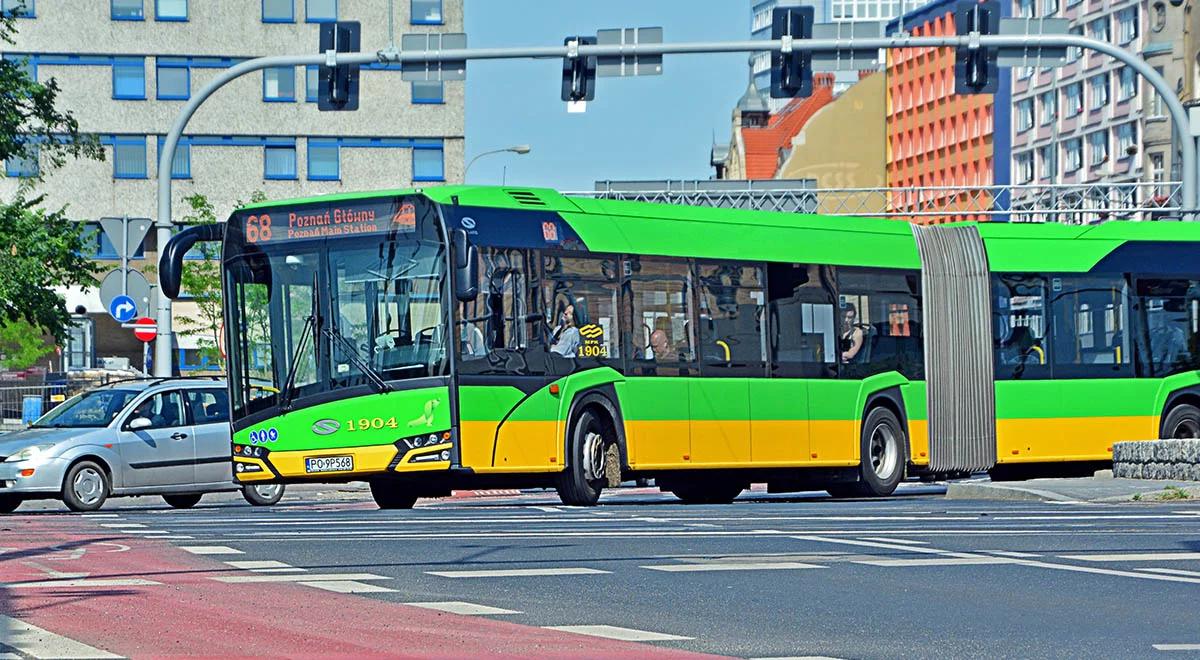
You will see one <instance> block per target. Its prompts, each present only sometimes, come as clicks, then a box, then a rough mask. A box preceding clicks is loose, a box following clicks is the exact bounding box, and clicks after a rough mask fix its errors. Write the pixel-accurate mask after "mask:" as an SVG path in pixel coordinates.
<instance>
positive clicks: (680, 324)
mask: <svg viewBox="0 0 1200 660" xmlns="http://www.w3.org/2000/svg"><path fill="white" fill-rule="evenodd" d="M199 240H209V241H211V240H220V241H222V243H223V254H222V273H223V281H224V305H225V332H226V346H227V347H228V348H227V350H228V372H229V396H230V400H231V407H232V424H233V431H234V436H233V437H234V440H233V447H232V460H233V462H234V466H235V467H234V469H235V475H236V478H237V479H238V480H239V481H241V482H243V483H259V482H278V483H297V482H306V481H350V480H365V481H368V482H369V483H370V484H371V490H372V493H373V495H374V497H375V500H376V501H377V502H378V504H379V505H380V506H382V507H385V508H406V507H410V506H412V504H413V503H414V502H415V500H416V499H417V498H418V497H432V496H439V495H446V494H448V493H449V491H450V489H452V488H464V487H478V486H486V485H493V484H496V485H498V484H504V485H510V486H546V485H553V486H555V487H556V488H557V490H558V493H559V495H560V496H561V498H562V500H563V502H565V503H567V504H577V505H588V504H594V503H595V502H596V501H597V499H598V497H599V495H600V492H601V490H602V489H603V488H604V487H606V486H609V485H616V484H617V483H619V482H620V481H621V480H624V479H628V478H632V477H652V478H655V479H656V480H657V483H658V485H659V486H661V487H662V488H664V489H666V490H670V491H671V492H673V493H675V494H676V495H677V496H678V497H680V498H681V499H683V500H685V501H688V502H727V501H730V500H732V499H733V498H734V497H736V496H737V494H738V493H740V492H741V491H742V490H743V489H744V488H746V487H747V486H748V485H749V484H750V483H751V482H760V483H761V482H766V483H767V484H768V486H769V488H770V490H772V491H776V492H781V491H798V490H815V489H823V490H827V491H829V492H830V493H831V494H833V495H834V496H853V495H861V496H882V495H888V494H890V493H891V492H892V491H893V490H894V489H895V488H896V486H897V484H898V483H899V482H900V481H901V480H902V479H903V478H904V477H905V476H906V475H922V476H930V477H932V476H936V475H954V474H964V473H968V472H973V471H983V470H989V471H991V472H992V473H993V475H994V476H996V477H1003V476H1012V475H1032V474H1068V473H1077V472H1083V471H1085V470H1090V469H1094V468H1095V467H1097V466H1100V465H1103V464H1105V463H1106V462H1108V461H1111V447H1112V443H1113V442H1115V441H1119V440H1146V439H1152V438H1155V437H1159V436H1160V435H1165V436H1185V435H1186V436H1196V435H1200V372H1198V371H1197V367H1198V363H1200V339H1198V337H1200V266H1196V265H1195V264H1197V263H1200V260H1198V259H1197V257H1198V256H1200V227H1196V226H1193V225H1191V224H1187V223H1122V222H1109V223H1105V224H1102V225H1097V226H1091V227H1079V226H1063V225H1037V226H1034V225H1016V224H1012V225H1009V224H1005V223H993V224H972V223H962V224H953V225H946V226H938V227H919V226H912V225H908V224H906V223H901V222H896V221H890V220H882V219H871V218H833V217H821V216H817V215H805V214H795V213H773V212H757V211H741V210H729V209H716V208H700V207H687V206H674V205H665V204H646V203H637V202H623V201H607V200H599V199H587V198H568V197H564V196H562V195H560V194H558V193H556V192H554V191H551V190H544V189H525V188H522V189H513V188H486V187H466V186H445V187H436V188H426V189H419V190H398V191H384V192H375V193H362V194H343V195H332V196H326V197H317V198H308V199H297V200H288V201H279V202H268V203H263V204H256V205H252V206H247V207H244V208H241V209H238V210H237V211H235V212H234V213H233V215H232V216H231V217H230V219H229V221H228V222H227V223H224V224H223V225H210V226H204V227H195V228H191V229H188V230H185V231H183V232H181V233H179V234H178V235H176V236H175V237H174V238H173V239H172V241H171V242H170V243H169V244H168V245H167V247H166V249H165V250H164V254H163V257H162V261H161V274H162V280H163V288H164V291H165V292H166V293H167V294H168V295H172V296H174V295H175V294H177V293H178V289H179V277H180V272H181V268H182V267H183V254H184V253H186V252H187V250H188V249H190V248H191V247H192V245H193V244H194V243H195V242H196V241H199Z"/></svg>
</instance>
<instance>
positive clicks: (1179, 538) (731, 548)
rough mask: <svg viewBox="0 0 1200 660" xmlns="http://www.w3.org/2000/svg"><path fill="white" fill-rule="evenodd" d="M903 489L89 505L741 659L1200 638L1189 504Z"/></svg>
mask: <svg viewBox="0 0 1200 660" xmlns="http://www.w3.org/2000/svg"><path fill="white" fill-rule="evenodd" d="M901 493H903V494H902V495H901V496H898V497H894V498H891V499H887V500H858V501H834V500H831V499H829V498H827V497H824V496H818V495H816V494H811V495H801V496H786V497H785V496H772V495H767V494H765V493H747V494H745V495H743V497H741V498H739V500H738V501H736V502H735V503H734V504H732V505H727V506H685V505H681V504H679V503H677V502H676V501H675V500H674V499H673V498H671V497H670V496H668V495H661V494H656V493H651V492H649V491H647V490H646V489H640V490H631V491H630V490H627V491H622V492H618V493H615V494H613V495H608V496H606V497H605V499H604V500H603V502H602V505H601V506H599V507H594V508H573V507H564V506H561V505H559V504H558V500H557V498H556V497H555V496H554V495H553V493H534V494H524V495H520V496H514V497H498V498H497V497H493V498H475V499H455V500H442V501H432V502H423V503H422V504H420V505H419V506H418V507H417V508H416V509H414V510H412V511H378V510H375V509H374V507H373V506H372V505H370V504H369V503H367V502H362V501H355V500H354V498H352V497H351V499H349V500H343V501H329V500H324V499H321V500H318V499H312V498H308V497H305V498H304V499H297V498H296V496H292V497H290V498H289V499H287V500H285V502H284V504H283V505H281V506H278V507H274V508H271V509H258V508H252V507H249V506H244V505H242V506H239V505H236V504H235V503H234V502H233V500H231V499H228V498H226V499H224V500H223V501H220V502H215V503H214V504H209V505H205V504H202V505H201V506H199V507H197V508H196V509H193V510H189V511H174V510H170V509H167V508H165V507H162V506H160V505H158V504H157V503H154V502H152V501H150V500H132V501H129V502H126V503H121V502H114V503H113V504H114V505H115V506H111V507H107V508H106V510H105V512H104V514H103V515H102V516H99V517H96V516H92V517H89V518H87V519H84V521H83V523H80V524H88V525H94V526H101V525H102V526H104V527H103V528H102V529H103V530H104V531H105V532H108V533H111V534H117V535H123V536H125V537H128V538H132V539H135V541H140V542H144V543H169V544H172V545H174V546H175V547H177V548H180V549H182V550H183V551H184V552H186V553H190V554H193V555H196V556H197V557H202V558H203V559H204V560H205V561H211V562H214V564H215V562H217V561H219V562H230V563H226V564H223V570H224V571H225V572H218V573H215V574H213V576H211V577H210V576H207V575H206V576H205V578H204V579H206V580H210V581H211V580H218V581H223V582H222V583H233V584H244V585H253V586H254V587H255V588H256V589H257V591H256V593H257V597H258V598H260V599H261V601H262V603H263V607H265V608H268V609H275V610H278V609H286V607H287V605H286V603H282V602H277V601H275V600H273V596H272V594H273V589H276V588H282V587H281V586H280V585H285V586H286V587H288V588H289V589H295V588H299V589H301V590H303V593H304V594H306V597H307V598H311V599H313V601H314V602H320V600H321V599H323V598H333V597H334V596H335V594H336V595H337V597H338V598H346V597H347V594H349V597H350V598H353V599H356V600H351V601H339V603H340V605H339V607H344V606H345V604H344V603H345V602H350V603H366V602H367V600H366V599H370V600H371V601H384V602H388V603H397V604H399V603H406V604H412V603H419V604H421V605H420V607H421V608H422V609H423V610H426V611H436V612H446V611H448V612H453V613H457V614H465V615H468V616H471V617H474V619H475V620H481V619H487V620H492V621H497V620H500V621H506V622H511V623H515V624H521V625H523V626H530V627H536V628H539V629H555V630H560V631H565V632H569V633H573V634H583V635H589V636H591V637H589V638H593V639H596V640H597V641H599V640H600V639H604V638H616V639H622V640H629V641H636V642H643V643H645V644H649V645H653V646H654V647H656V648H658V649H661V650H666V649H677V650H682V651H695V652H701V653H711V654H719V655H729V656H735V657H742V658H757V657H777V658H778V657H794V656H829V657H839V658H891V657H899V656H904V657H931V658H932V657H940V658H945V657H989V658H991V657H1013V658H1017V657H1019V658H1035V657H1056V658H1060V657H1123V658H1126V657H1189V656H1193V655H1196V656H1200V506H1198V505H1196V504H1194V503H1190V502H1180V503H1156V504H1143V503H1139V504H1128V505H1080V504H1043V503H1021V502H1012V503H1007V502H970V501H947V500H945V499H943V498H942V497H941V493H942V489H939V488H937V487H929V486H918V485H905V486H904V487H902V489H901ZM38 508H42V509H46V508H49V507H45V506H43V507H38ZM68 517H69V516H66V515H59V514H57V513H54V514H48V513H43V514H36V513H35V514H34V515H28V516H26V518H29V519H32V520H35V521H45V520H47V519H59V518H68ZM71 518H73V519H74V520H75V521H79V520H80V519H79V518H77V517H71ZM0 545H4V543H3V542H2V541H0ZM3 558H4V555H3V554H0V559H3ZM123 576H124V577H126V578H128V577H131V576H130V575H128V574H123ZM135 577H136V576H135ZM151 577H152V576H151ZM297 585H300V586H299V587H298V586H297ZM288 594H289V596H288V597H294V592H291V591H289V592H288ZM431 608H432V609H431ZM405 611H408V610H405ZM454 621H465V620H464V619H457V618H456V619H454ZM461 625H469V624H461ZM481 625H482V624H481ZM335 632H336V631H335ZM596 635H600V637H595V636H596ZM80 641H83V642H87V641H88V640H86V639H85V640H80ZM4 650H5V649H3V647H2V646H0V657H3V651H4ZM314 650H316V649H314ZM402 650H403V649H397V651H402ZM8 651H9V652H12V653H16V652H18V651H20V649H12V648H10V649H8ZM190 651H192V652H203V651H204V649H190ZM593 651H594V654H595V655H606V654H607V653H608V652H607V651H605V650H604V649H603V648H601V647H596V648H594V649H593ZM464 654H467V653H466V652H465V651H464ZM449 655H456V654H455V653H453V652H451V653H449ZM19 657H26V656H19Z"/></svg>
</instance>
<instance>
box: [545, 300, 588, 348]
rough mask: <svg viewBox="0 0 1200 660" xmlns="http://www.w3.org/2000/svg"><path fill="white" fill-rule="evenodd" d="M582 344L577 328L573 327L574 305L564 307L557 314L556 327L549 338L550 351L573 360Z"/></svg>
mask: <svg viewBox="0 0 1200 660" xmlns="http://www.w3.org/2000/svg"><path fill="white" fill-rule="evenodd" d="M582 343H583V338H582V337H580V335H579V328H576V327H575V305H566V306H565V307H563V309H562V311H560V312H559V314H558V327H556V328H555V329H554V334H553V335H552V336H551V344H550V351H551V352H553V353H558V354H559V355H561V356H563V357H569V358H573V357H575V355H576V353H577V352H578V351H579V346H580V344H582Z"/></svg>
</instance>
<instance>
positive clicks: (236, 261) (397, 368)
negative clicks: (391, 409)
mask: <svg viewBox="0 0 1200 660" xmlns="http://www.w3.org/2000/svg"><path fill="white" fill-rule="evenodd" d="M406 206H407V207H408V208H409V209H410V212H411V209H412V208H413V207H412V205H406ZM427 207H428V208H427V209H426V210H427V211H428V212H427V213H425V214H418V215H420V216H421V217H419V218H418V219H417V222H415V223H412V221H411V219H410V223H411V224H416V225H419V224H421V222H425V223H427V224H431V225H432V224H433V223H435V222H436V216H435V215H434V214H433V211H432V206H431V205H427ZM272 215H278V216H280V217H289V216H290V217H291V218H294V217H296V216H297V215H298V214H297V213H291V212H286V211H285V212H279V213H275V214H272ZM255 217H261V216H255ZM234 222H238V223H239V224H245V223H243V222H242V221H241V220H235V221H234ZM257 222H258V223H259V224H258V225H257V228H258V229H259V232H258V238H259V239H260V240H257V241H250V240H248V239H249V232H239V231H231V232H230V234H233V235H234V239H235V240H236V239H237V238H238V235H240V236H241V237H242V238H243V242H242V245H240V246H239V245H231V243H232V242H233V241H231V240H230V239H229V238H228V237H227V243H226V249H225V255H226V264H225V274H226V278H227V289H226V290H227V291H228V295H227V298H226V300H227V306H228V310H227V318H228V319H229V322H230V325H229V328H230V331H229V335H230V337H229V339H230V346H232V347H233V350H232V351H231V352H230V360H229V369H230V382H231V391H232V393H233V411H232V412H233V418H234V419H235V420H237V419H240V418H241V417H244V416H245V415H247V414H252V413H255V412H258V411H261V410H265V409H268V408H272V407H277V406H281V407H283V408H285V409H287V408H290V407H292V406H298V407H302V406H303V405H304V402H303V400H304V399H305V398H306V397H311V396H314V395H323V396H322V397H321V398H322V399H327V398H328V396H329V395H328V394H326V393H328V392H331V391H333V390H342V389H345V388H356V387H358V386H368V387H372V388H374V389H375V390H376V391H384V390H387V389H391V387H392V386H391V385H389V384H388V383H389V382H394V381H400V380H408V379H413V378H422V377H430V376H443V375H445V374H447V373H448V370H449V369H448V362H447V347H446V338H447V331H446V328H447V320H446V314H445V310H446V309H447V302H446V296H447V281H446V280H447V278H446V265H445V260H446V255H445V247H444V244H443V242H442V241H441V240H440V238H439V233H438V231H437V227H436V226H432V227H428V228H426V229H425V230H422V229H421V228H420V227H419V226H418V227H413V226H411V224H410V225H408V228H407V230H405V231H394V230H393V231H387V232H369V231H368V232H364V231H353V232H345V233H340V234H335V235H329V236H324V237H319V238H311V237H309V236H308V235H307V234H305V235H304V236H303V240H262V236H263V232H262V231H261V230H262V227H263V226H269V227H270V229H269V231H270V232H271V233H272V234H273V235H278V234H280V233H281V232H284V231H287V228H286V227H282V226H280V221H279V220H278V219H274V218H272V219H271V220H269V221H268V222H269V223H272V224H270V225H262V224H261V222H262V221H261V220H258V221H257ZM291 222H292V223H293V224H294V221H291ZM239 229H241V227H239ZM347 234H348V235H347ZM372 234H373V235H372ZM348 394H350V393H349V392H348Z"/></svg>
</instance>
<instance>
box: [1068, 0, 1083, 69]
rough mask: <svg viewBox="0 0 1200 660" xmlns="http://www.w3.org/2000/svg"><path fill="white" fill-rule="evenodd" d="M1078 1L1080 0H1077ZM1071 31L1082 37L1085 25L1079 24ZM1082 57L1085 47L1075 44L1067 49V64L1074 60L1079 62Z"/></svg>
mask: <svg viewBox="0 0 1200 660" xmlns="http://www.w3.org/2000/svg"><path fill="white" fill-rule="evenodd" d="M1076 1H1078V0H1076ZM1072 4H1073V3H1072ZM1070 33H1071V34H1073V35H1075V36H1079V37H1082V36H1083V26H1078V25H1077V26H1075V27H1073V28H1071V29H1070ZM1081 57H1083V49H1082V48H1080V47H1078V46H1073V47H1071V48H1068V49H1067V64H1070V63H1072V62H1078V61H1079V58H1081Z"/></svg>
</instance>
